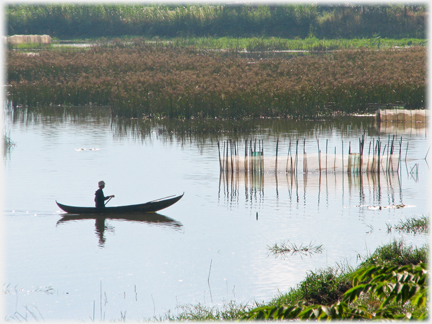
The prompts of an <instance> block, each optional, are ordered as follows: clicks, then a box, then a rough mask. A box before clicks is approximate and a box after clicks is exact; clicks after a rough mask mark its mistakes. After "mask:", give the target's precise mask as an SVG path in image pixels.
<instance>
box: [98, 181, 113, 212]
mask: <svg viewBox="0 0 432 324" xmlns="http://www.w3.org/2000/svg"><path fill="white" fill-rule="evenodd" d="M98 186H99V189H98V190H96V192H95V199H94V201H95V204H96V208H103V207H105V200H107V199H109V198H114V195H111V196H106V197H105V196H104V193H103V190H102V189H103V188H105V182H104V181H99V182H98Z"/></svg>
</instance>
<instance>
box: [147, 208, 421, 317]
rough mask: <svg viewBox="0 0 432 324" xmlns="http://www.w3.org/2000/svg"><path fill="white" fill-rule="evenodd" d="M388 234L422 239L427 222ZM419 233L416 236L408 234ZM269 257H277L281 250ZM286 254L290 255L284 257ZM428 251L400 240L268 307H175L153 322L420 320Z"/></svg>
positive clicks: (321, 273)
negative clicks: (395, 233) (176, 312)
mask: <svg viewBox="0 0 432 324" xmlns="http://www.w3.org/2000/svg"><path fill="white" fill-rule="evenodd" d="M388 227H389V228H393V229H398V230H400V231H401V232H405V233H415V234H416V233H419V232H421V233H427V232H428V229H429V217H428V216H424V215H423V216H421V217H412V218H410V219H407V220H405V221H402V220H401V221H400V222H399V223H398V224H397V225H395V226H391V225H388ZM415 228H417V229H418V228H421V230H420V231H413V229H415ZM269 250H270V251H271V252H272V253H277V254H279V253H280V249H277V251H274V249H273V248H271V247H269ZM286 252H287V253H291V251H286ZM428 256H429V246H428V245H427V244H426V245H423V246H422V247H420V248H418V247H413V246H411V245H406V244H405V243H404V241H403V240H393V241H392V242H390V243H388V244H385V245H382V246H379V247H378V248H377V249H376V250H375V251H374V252H373V253H371V254H368V255H364V256H361V255H359V256H358V258H359V259H360V261H361V262H360V264H359V265H358V266H357V268H353V267H351V266H349V265H347V264H337V265H336V266H335V267H329V268H325V269H318V270H315V271H310V272H309V273H308V274H307V275H306V278H305V279H304V280H303V281H302V282H300V283H299V284H298V285H297V286H296V287H294V288H291V289H290V291H288V292H286V293H281V294H280V295H279V296H276V297H275V298H274V299H272V300H270V301H269V302H268V303H261V304H259V303H258V304H255V305H243V304H239V305H237V304H235V303H234V302H230V303H227V304H226V305H224V306H223V307H222V308H217V307H206V306H204V305H201V304H198V305H195V306H192V305H188V306H182V307H179V312H178V314H176V315H175V314H172V313H171V312H168V313H167V314H165V315H163V316H161V317H159V318H153V320H156V321H165V320H169V321H190V320H211V321H222V320H239V319H241V320H289V319H303V320H307V319H328V320H329V319H343V320H352V319H359V320H362V319H363V320H373V319H375V320H384V319H386V320H395V319H398V320H401V319H417V320H425V319H426V318H427V316H428V307H427V305H428V297H427V296H428V289H429V288H428V284H427V271H428V270H427V269H428V267H427V264H428V259H429V257H428Z"/></svg>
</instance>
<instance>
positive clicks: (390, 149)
mask: <svg viewBox="0 0 432 324" xmlns="http://www.w3.org/2000/svg"><path fill="white" fill-rule="evenodd" d="M358 143H359V153H352V152H351V142H349V147H348V164H347V170H346V171H347V172H348V173H361V172H367V173H382V172H384V173H390V172H395V171H396V172H399V170H400V169H401V157H402V137H401V138H400V141H399V156H398V163H397V168H396V170H395V167H394V164H393V161H394V158H393V154H394V153H395V152H396V150H397V144H398V143H397V139H396V135H392V136H391V135H389V136H388V140H387V144H385V143H384V142H383V141H382V140H381V139H380V138H378V139H375V138H373V139H372V141H370V142H369V152H368V156H367V163H366V165H365V166H364V165H363V161H364V155H365V154H364V151H365V150H364V146H365V134H363V135H362V136H361V137H360V138H359V142H358ZM217 144H218V150H219V165H220V170H221V171H225V172H238V171H240V161H239V147H238V143H237V142H235V141H232V140H230V139H229V140H227V141H224V142H223V147H221V145H220V143H219V142H218V143H217ZM383 144H384V146H383ZM408 145H409V143H408V142H407V149H406V150H407V152H406V155H407V153H408ZM325 146H326V151H325V153H326V154H325V161H322V159H321V150H320V144H319V139H318V138H317V147H318V170H319V172H321V171H322V170H325V172H327V170H330V169H331V166H330V168H329V165H328V156H329V154H328V139H327V140H326V145H325ZM343 152H344V141H343V140H342V154H341V163H342V172H344V171H345V166H344V153H343ZM278 153H279V138H278V139H277V140H276V157H275V169H274V171H275V172H278ZM371 153H372V156H371ZM244 154H245V158H244V160H243V163H244V165H243V166H242V169H243V171H244V172H251V173H259V172H264V143H263V140H257V139H255V140H252V139H246V140H245V153H244ZM334 155H335V157H334V162H333V163H334V165H333V170H336V147H335V148H334ZM406 155H405V161H406ZM324 162H325V167H324V168H323V165H322V164H323V163H324ZM298 164H299V139H297V140H295V141H294V143H292V141H291V139H290V140H289V145H288V154H287V159H286V167H285V172H286V173H295V174H297V173H298V170H299V165H298ZM363 167H366V170H363ZM303 172H305V173H307V172H308V159H307V153H306V139H305V138H304V139H303Z"/></svg>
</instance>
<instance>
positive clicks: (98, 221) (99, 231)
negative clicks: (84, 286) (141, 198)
mask: <svg viewBox="0 0 432 324" xmlns="http://www.w3.org/2000/svg"><path fill="white" fill-rule="evenodd" d="M61 216H62V218H61V219H59V220H58V221H57V224H56V225H60V224H65V223H67V222H73V221H80V220H89V219H94V220H95V233H96V235H97V236H98V238H99V247H104V244H105V241H106V238H105V236H104V234H105V231H109V232H113V231H114V227H113V226H110V225H107V224H106V223H105V220H119V221H128V222H141V223H147V224H150V225H157V226H166V227H171V228H173V229H174V230H179V229H180V228H181V227H182V226H183V225H182V224H181V223H180V222H178V221H176V220H174V219H172V218H169V217H166V216H164V215H161V214H158V213H129V214H128V213H109V214H105V215H101V214H86V215H73V214H63V215H61Z"/></svg>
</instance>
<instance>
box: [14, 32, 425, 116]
mask: <svg viewBox="0 0 432 324" xmlns="http://www.w3.org/2000/svg"><path fill="white" fill-rule="evenodd" d="M7 59H8V66H7V83H8V85H9V87H8V91H7V96H8V99H10V100H11V101H12V102H13V104H14V105H15V106H17V105H26V106H43V105H88V104H91V105H107V106H110V107H111V110H112V113H113V115H117V116H125V117H155V116H160V117H171V118H193V117H207V118H215V117H217V118H228V119H235V118H259V117H289V118H315V117H318V116H325V115H332V114H335V113H365V112H367V111H368V104H369V103H384V104H386V103H395V102H401V103H404V104H405V107H406V108H407V109H415V108H423V107H424V101H425V92H426V78H425V76H426V49H425V48H424V47H412V48H406V49H399V50H394V49H384V50H379V51H376V50H366V49H359V50H345V51H337V52H334V53H331V54H327V55H308V56H302V57H293V58H291V59H282V58H264V59H252V58H242V57H239V56H238V55H237V53H236V52H213V51H202V50H198V49H196V48H177V47H175V46H168V47H167V46H158V45H157V44H149V43H147V42H145V41H143V40H142V39H141V40H140V39H138V40H135V41H134V42H133V43H131V44H129V45H128V46H125V45H122V44H118V45H117V46H110V47H105V46H100V47H95V48H92V49H86V50H84V49H83V50H74V51H62V52H58V51H46V52H40V53H39V55H36V56H26V55H22V54H20V53H16V52H14V51H9V52H8V56H7ZM118 62H122V64H118Z"/></svg>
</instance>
